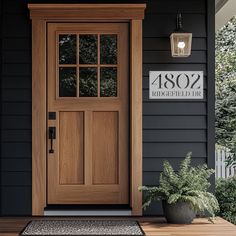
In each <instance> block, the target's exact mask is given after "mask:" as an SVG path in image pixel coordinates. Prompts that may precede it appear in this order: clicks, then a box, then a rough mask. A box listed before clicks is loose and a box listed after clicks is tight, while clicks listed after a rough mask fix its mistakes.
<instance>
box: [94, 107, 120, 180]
mask: <svg viewBox="0 0 236 236" xmlns="http://www.w3.org/2000/svg"><path fill="white" fill-rule="evenodd" d="M118 119H119V117H118V112H113V111H112V112H110V111H109V112H100V111H99V112H93V153H92V162H93V171H92V172H93V184H118V181H119V149H118V136H119V133H118V132H119V123H118Z"/></svg>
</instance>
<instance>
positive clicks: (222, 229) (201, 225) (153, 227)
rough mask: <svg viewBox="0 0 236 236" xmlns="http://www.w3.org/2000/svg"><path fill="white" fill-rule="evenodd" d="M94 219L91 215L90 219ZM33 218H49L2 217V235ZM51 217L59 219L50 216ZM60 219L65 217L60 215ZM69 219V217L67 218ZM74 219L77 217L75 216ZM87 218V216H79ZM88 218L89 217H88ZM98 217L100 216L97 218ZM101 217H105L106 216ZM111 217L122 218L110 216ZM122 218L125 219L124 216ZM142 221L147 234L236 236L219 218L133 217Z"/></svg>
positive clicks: (15, 232)
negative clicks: (188, 221)
mask: <svg viewBox="0 0 236 236" xmlns="http://www.w3.org/2000/svg"><path fill="white" fill-rule="evenodd" d="M90 218H91V219H94V218H92V217H89V219H90ZM32 219H47V217H44V218H42V217H41V218H40V217H9V218H6V217H3V218H0V236H17V235H19V232H20V231H21V230H22V229H23V228H24V227H25V225H26V224H27V223H28V222H29V221H30V220H32ZM50 219H58V218H56V217H50ZM59 219H63V217H60V218H59ZM66 219H68V217H67V218H66ZM73 219H77V218H75V217H73ZM78 219H85V218H82V217H81V218H78ZM86 219H88V217H87V218H86ZM96 219H98V218H96ZM99 219H104V217H103V218H102V217H101V218H100V217H99ZM106 219H107V218H106ZM109 219H121V218H117V217H116V218H114V217H109ZM122 219H124V218H123V217H122ZM127 219H134V220H138V221H139V222H140V225H141V226H142V228H143V230H144V232H145V233H146V235H147V236H153V235H155V236H203V235H204V236H236V226H234V225H232V224H230V223H229V222H227V221H225V220H223V219H221V218H217V219H216V222H215V224H212V223H210V222H209V221H208V220H207V219H203V218H199V219H195V220H194V222H193V224H190V225H173V224H166V223H165V220H164V218H156V217H138V218H137V217H132V218H127Z"/></svg>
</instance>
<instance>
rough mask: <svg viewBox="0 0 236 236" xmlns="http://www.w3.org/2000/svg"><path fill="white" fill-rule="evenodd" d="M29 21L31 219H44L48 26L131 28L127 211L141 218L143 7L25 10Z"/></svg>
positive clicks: (37, 6)
mask: <svg viewBox="0 0 236 236" xmlns="http://www.w3.org/2000/svg"><path fill="white" fill-rule="evenodd" d="M28 8H29V10H30V18H31V20H32V215H43V214H44V208H45V207H46V205H47V202H46V198H47V196H46V168H47V167H46V157H47V153H46V152H47V105H46V104H47V81H46V78H47V60H46V57H47V51H46V48H47V43H46V42H47V41H46V39H47V23H48V22H58V23H59V22H66V21H68V22H85V21H86V22H89V21H91V22H128V23H129V25H130V64H129V66H130V206H131V207H132V215H133V216H138V215H139V216H140V215H142V194H141V193H140V192H139V191H138V187H139V186H141V185H142V20H143V18H144V10H145V8H146V4H28Z"/></svg>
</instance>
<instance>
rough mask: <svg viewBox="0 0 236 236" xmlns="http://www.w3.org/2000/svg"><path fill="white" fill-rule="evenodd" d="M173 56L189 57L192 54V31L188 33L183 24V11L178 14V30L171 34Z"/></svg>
mask: <svg viewBox="0 0 236 236" xmlns="http://www.w3.org/2000/svg"><path fill="white" fill-rule="evenodd" d="M170 43H171V55H172V57H188V56H190V55H191V46H192V33H186V32H184V30H183V26H182V16H181V13H178V14H177V19H176V30H175V31H174V32H173V33H172V34H171V35H170Z"/></svg>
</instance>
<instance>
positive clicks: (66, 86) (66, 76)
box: [59, 67, 76, 97]
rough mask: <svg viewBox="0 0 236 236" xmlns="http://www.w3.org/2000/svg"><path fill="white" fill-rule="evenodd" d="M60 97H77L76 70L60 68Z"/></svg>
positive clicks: (73, 68)
mask: <svg viewBox="0 0 236 236" xmlns="http://www.w3.org/2000/svg"><path fill="white" fill-rule="evenodd" d="M59 96H60V97H76V68H75V67H61V68H59Z"/></svg>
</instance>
